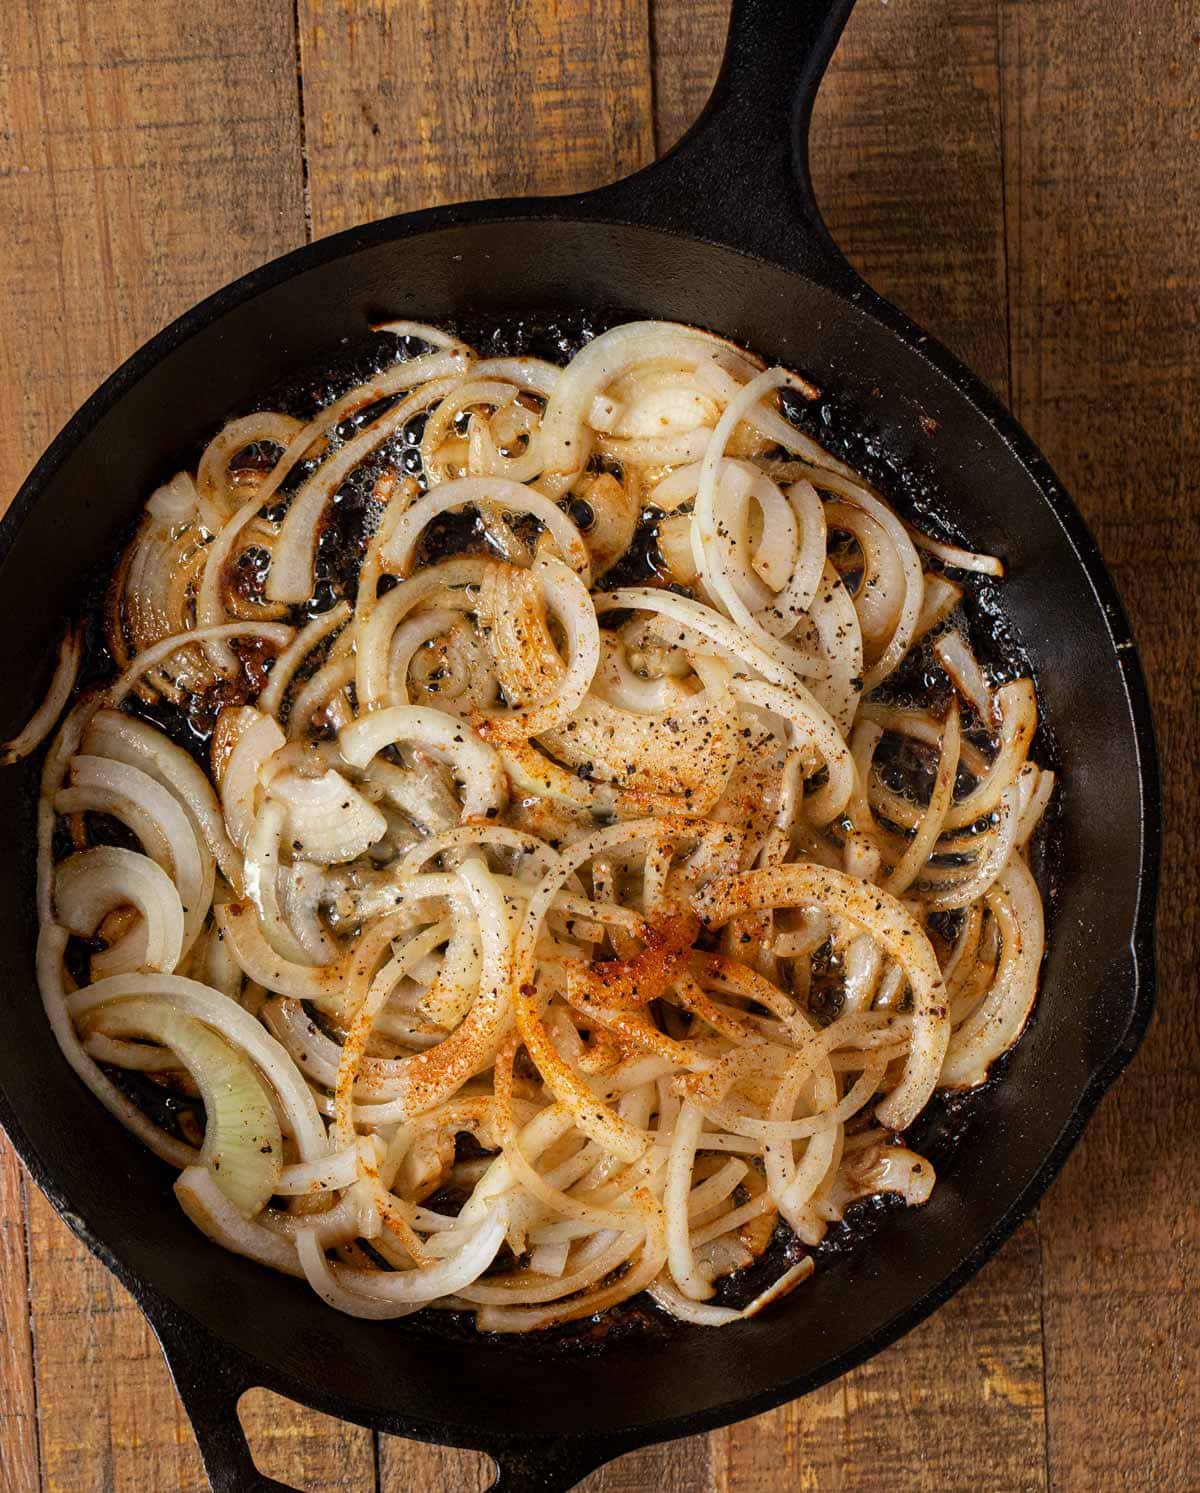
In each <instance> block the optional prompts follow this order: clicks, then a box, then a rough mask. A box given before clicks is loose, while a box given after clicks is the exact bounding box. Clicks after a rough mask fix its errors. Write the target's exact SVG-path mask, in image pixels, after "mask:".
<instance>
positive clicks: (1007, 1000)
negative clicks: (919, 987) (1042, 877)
mask: <svg viewBox="0 0 1200 1493" xmlns="http://www.w3.org/2000/svg"><path fill="white" fill-rule="evenodd" d="M987 905H988V909H989V910H990V911H991V913H992V915H993V917H995V918H996V920H997V922H998V924H999V927H1000V939H1001V947H1000V965H999V968H998V969H997V971H996V977H995V979H994V980H993V982H992V985H991V988H990V989H989V990H988V992H987V994H986V995H985V996H984V998H983V1000H982V1002H981V1003H980V1005H979V1007H978V1009H977V1010H975V1011H973V1012H972V1013H971V1015H970V1016H968V1017H967V1019H966V1021H964V1022H963V1024H962V1025H961V1026H960V1027H959V1028H958V1030H957V1031H956V1032H955V1033H954V1036H953V1037H952V1038H951V1040H950V1050H949V1051H948V1052H947V1054H946V1063H945V1067H944V1068H943V1070H942V1082H943V1084H945V1085H946V1086H947V1087H950V1088H966V1087H970V1086H971V1085H974V1084H979V1083H983V1081H984V1080H985V1079H986V1078H987V1074H988V1069H989V1067H990V1066H991V1065H992V1063H994V1062H995V1060H996V1059H997V1058H998V1057H999V1056H1000V1055H1001V1054H1002V1053H1004V1052H1007V1051H1008V1049H1009V1048H1010V1047H1011V1046H1012V1045H1013V1043H1014V1042H1015V1041H1016V1040H1017V1038H1018V1037H1019V1036H1020V1035H1021V1032H1022V1031H1023V1030H1024V1028H1025V1023H1026V1022H1027V1021H1028V1020H1029V1013H1030V1012H1031V1011H1032V1010H1033V1003H1034V1001H1035V999H1036V998H1037V977H1038V970H1039V969H1040V968H1041V963H1042V953H1043V950H1044V948H1045V915H1044V913H1043V910H1042V898H1041V894H1040V893H1039V891H1038V888H1037V883H1036V882H1035V881H1034V879H1033V876H1032V875H1031V873H1030V871H1029V868H1028V866H1026V864H1025V862H1024V861H1023V860H1022V859H1021V857H1020V856H1019V855H1018V856H1014V857H1013V858H1012V860H1010V861H1009V863H1008V865H1007V866H1006V867H1005V869H1004V871H1003V872H1002V873H1001V875H1000V877H999V879H998V881H997V883H996V885H995V887H994V888H993V890H992V891H990V892H989V893H988V895H987Z"/></svg>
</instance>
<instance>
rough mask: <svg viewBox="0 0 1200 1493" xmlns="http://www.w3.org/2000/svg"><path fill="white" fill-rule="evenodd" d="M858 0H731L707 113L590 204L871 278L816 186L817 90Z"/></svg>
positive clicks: (816, 271) (838, 282)
mask: <svg viewBox="0 0 1200 1493" xmlns="http://www.w3.org/2000/svg"><path fill="white" fill-rule="evenodd" d="M853 8H854V0H733V6H732V10H731V12H730V18H729V35H728V38H727V40H726V43H725V55H724V59H723V61H722V63H721V71H720V73H719V75H718V77H717V81H716V83H715V85H714V86H713V91H712V94H711V95H710V97H709V100H708V103H707V104H706V105H705V108H704V111H703V113H702V114H701V115H700V117H699V119H697V120H696V122H695V124H694V125H693V126H692V127H691V129H690V130H689V131H688V132H687V134H686V135H684V137H683V139H682V140H680V141H679V143H678V144H677V145H676V146H675V147H674V148H673V149H672V150H670V151H668V153H667V154H666V155H665V156H663V158H662V159H661V160H660V161H657V162H655V163H654V164H653V165H651V166H648V167H646V168H645V169H644V170H642V171H638V172H636V173H635V174H634V175H633V176H628V177H626V178H625V179H624V180H623V181H619V182H616V183H615V184H614V185H613V186H610V187H602V188H601V189H600V190H599V191H597V192H590V193H587V194H585V196H584V197H583V198H582V199H581V206H584V207H586V208H590V209H592V210H595V209H597V208H598V209H599V210H600V212H601V214H602V215H603V216H605V217H612V218H614V219H616V220H618V221H622V222H631V223H641V224H644V225H646V226H647V227H651V228H664V229H668V230H671V231H674V232H683V233H686V234H689V235H691V236H694V237H698V238H702V239H708V240H711V241H715V242H717V243H724V244H728V245H729V246H731V247H732V248H735V249H742V250H748V251H749V252H751V253H754V254H758V255H760V256H761V257H763V258H764V259H771V260H774V261H775V262H776V263H778V264H783V265H784V266H786V267H787V268H790V269H797V270H801V271H803V272H804V273H806V274H808V275H810V276H811V277H812V278H814V279H817V280H820V281H821V282H822V283H824V284H826V285H829V286H830V287H831V288H835V289H841V290H846V289H851V290H854V289H858V288H860V287H861V286H862V281H861V280H860V279H859V277H858V275H857V274H856V272H855V271H854V270H853V269H852V268H851V266H850V264H849V263H848V262H847V260H846V259H845V257H844V256H843V254H842V252H841V250H840V249H839V248H838V247H837V245H836V244H835V243H834V241H833V239H832V238H831V237H830V234H829V230H828V229H827V228H826V226H825V222H824V220H823V218H822V217H821V213H820V210H819V208H818V207H817V202H816V198H815V196H814V195H813V188H812V178H811V176H810V174H809V165H808V132H809V125H810V123H811V120H812V111H813V104H814V102H815V101H816V97H817V89H818V88H819V86H820V83H821V79H822V77H823V76H824V73H825V68H826V65H827V64H828V62H829V59H830V57H831V56H832V55H833V51H834V48H835V47H836V46H837V42H838V38H839V37H840V36H841V34H842V29H843V27H844V26H845V24H846V20H847V18H848V17H849V15H850V12H851V10H852V9H853Z"/></svg>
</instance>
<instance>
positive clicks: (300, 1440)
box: [238, 1389, 403, 1493]
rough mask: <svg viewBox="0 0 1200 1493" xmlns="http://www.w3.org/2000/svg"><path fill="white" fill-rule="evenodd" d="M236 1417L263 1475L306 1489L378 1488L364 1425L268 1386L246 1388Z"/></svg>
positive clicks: (346, 1491) (365, 1491) (355, 1492)
mask: <svg viewBox="0 0 1200 1493" xmlns="http://www.w3.org/2000/svg"><path fill="white" fill-rule="evenodd" d="M238 1419H239V1420H240V1421H241V1423H242V1430H243V1431H245V1433H246V1440H247V1442H248V1443H249V1446H250V1455H251V1456H252V1457H253V1458H254V1465H255V1467H256V1468H257V1469H258V1470H259V1472H261V1473H262V1474H263V1476H264V1477H272V1478H276V1479H278V1481H279V1482H281V1483H285V1484H288V1485H289V1486H291V1487H294V1488H297V1489H302V1490H303V1493H332V1490H333V1489H335V1488H336V1489H337V1490H338V1493H375V1486H376V1484H375V1438H374V1437H373V1436H372V1434H371V1432H370V1431H364V1430H363V1429H362V1427H361V1426H352V1425H349V1424H347V1422H345V1421H341V1420H337V1419H335V1418H334V1417H333V1416H332V1415H323V1414H322V1413H321V1412H320V1411H319V1410H309V1409H308V1408H307V1407H306V1406H304V1405H297V1404H296V1402H295V1401H294V1400H288V1399H285V1398H284V1396H283V1395H277V1394H275V1393H273V1392H272V1391H271V1390H269V1389H250V1390H247V1391H246V1393H245V1394H244V1395H243V1396H242V1397H241V1399H240V1400H239V1401H238ZM385 1486H386V1484H385ZM400 1486H403V1484H401V1485H400Z"/></svg>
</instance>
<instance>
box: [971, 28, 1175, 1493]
mask: <svg viewBox="0 0 1200 1493" xmlns="http://www.w3.org/2000/svg"><path fill="white" fill-rule="evenodd" d="M1001 19H1002V25H1001V32H1000V41H1001V49H1000V56H1001V62H1002V67H1003V79H1004V118H1005V135H1004V140H1005V158H1006V180H1007V199H1008V219H1009V266H1010V284H1011V308H1012V310H1011V320H1012V364H1013V391H1014V400H1015V405H1016V409H1017V412H1018V414H1019V415H1020V417H1021V419H1022V420H1023V421H1024V423H1025V424H1026V425H1027V426H1028V427H1029V428H1030V430H1031V431H1032V433H1033V435H1034V436H1035V438H1036V439H1037V440H1038V441H1039V443H1040V444H1041V445H1042V447H1043V448H1044V449H1045V451H1046V452H1047V454H1048V455H1049V457H1050V459H1051V461H1052V462H1053V463H1054V465H1055V466H1056V467H1057V469H1058V471H1059V473H1060V475H1061V476H1062V478H1063V479H1064V481H1065V482H1066V484H1067V487H1068V489H1069V490H1070V491H1071V492H1072V493H1073V494H1074V496H1075V499H1076V501H1077V502H1078V503H1079V504H1080V506H1081V507H1082V509H1083V511H1084V513H1085V515H1086V516H1087V518H1088V519H1089V521H1090V522H1091V524H1092V525H1093V528H1094V531H1095V533H1096V535H1097V537H1098V539H1099V541H1100V544H1101V548H1102V549H1103V550H1104V553H1105V555H1106V556H1107V558H1108V560H1109V563H1110V565H1111V566H1112V568H1113V571H1114V574H1115V577H1116V580H1117V582H1118V584H1119V586H1120V587H1121V590H1122V593H1123V595H1124V598H1125V602H1126V605H1127V606H1128V607H1129V610H1130V612H1131V615H1132V620H1133V625H1134V632H1135V634H1136V636H1137V637H1138V639H1139V642H1140V645H1141V650H1142V656H1143V659H1144V662H1145V665H1146V669H1147V672H1148V675H1149V678H1150V683H1151V690H1152V693H1153V696H1154V703H1155V708H1156V718H1157V725H1158V730H1159V748H1160V752H1161V754H1162V760H1163V763H1164V765H1165V769H1166V773H1165V787H1166V803H1165V823H1166V827H1167V828H1166V847H1165V848H1166V855H1165V864H1164V872H1165V883H1164V884H1165V889H1166V894H1165V896H1164V897H1163V899H1162V901H1161V902H1160V908H1161V912H1160V933H1159V953H1160V969H1159V1009H1158V1016H1157V1018H1156V1021H1155V1025H1154V1026H1153V1027H1152V1028H1151V1032H1150V1035H1149V1038H1148V1040H1147V1043H1146V1046H1145V1048H1144V1050H1143V1052H1142V1053H1141V1054H1140V1055H1139V1057H1138V1059H1137V1060H1136V1062H1135V1065H1134V1067H1133V1069H1132V1070H1131V1072H1130V1073H1129V1074H1127V1075H1126V1077H1125V1078H1124V1079H1123V1080H1122V1081H1121V1082H1120V1083H1119V1084H1118V1086H1117V1088H1116V1090H1115V1091H1114V1093H1113V1094H1112V1095H1110V1096H1109V1098H1108V1099H1106V1101H1105V1102H1104V1104H1103V1106H1102V1107H1101V1110H1100V1112H1099V1114H1098V1116H1097V1118H1096V1120H1095V1121H1094V1123H1093V1125H1092V1127H1091V1129H1090V1130H1089V1132H1088V1135H1087V1136H1086V1137H1085V1139H1084V1142H1083V1144H1082V1145H1081V1146H1080V1148H1079V1150H1078V1152H1077V1153H1076V1155H1075V1156H1074V1157H1073V1158H1072V1161H1071V1163H1070V1164H1069V1166H1068V1167H1067V1169H1066V1171H1065V1172H1064V1174H1063V1176H1062V1178H1061V1179H1060V1180H1059V1181H1058V1183H1057V1184H1056V1185H1055V1187H1054V1189H1053V1191H1052V1192H1051V1194H1050V1196H1049V1198H1048V1199H1047V1202H1046V1204H1045V1205H1044V1207H1043V1210H1042V1218H1043V1239H1044V1246H1045V1321H1046V1347H1047V1370H1048V1385H1049V1413H1050V1473H1051V1480H1052V1484H1053V1486H1054V1487H1056V1488H1063V1489H1070V1490H1072V1493H1074V1490H1077V1489H1078V1490H1083V1489H1107V1488H1112V1487H1117V1486H1120V1487H1125V1488H1152V1489H1168V1490H1172V1489H1182V1488H1185V1487H1192V1486H1194V1484H1195V1465H1194V1461H1195V1448H1196V1445H1197V1444H1198V1442H1200V1401H1198V1398H1197V1395H1196V1387H1195V1375H1196V1363H1197V1359H1198V1356H1200V1310H1198V1305H1200V1300H1198V1298H1200V1271H1198V1270H1197V1265H1196V1259H1197V1247H1198V1245H1200V1213H1198V1211H1197V1207H1196V1194H1197V1181H1198V1179H1200V1167H1198V1166H1197V1162H1196V1157H1195V1154H1194V1148H1192V1147H1191V1146H1190V1145H1189V1144H1188V1137H1189V1136H1190V1135H1191V1134H1194V1133H1195V1128H1196V1125H1197V1123H1198V1122H1200V1082H1198V1081H1197V1073H1198V1072H1200V1033H1198V1031H1197V1026H1196V1015H1195V1013H1196V1008H1197V998H1198V995H1200V988H1198V981H1197V973H1196V944H1195V937H1196V935H1195V929H1196V925H1197V911H1198V905H1197V901H1198V899H1197V888H1196V881H1195V875H1194V869H1193V868H1194V865H1195V858H1196V855H1197V853H1198V850H1200V838H1198V831H1197V823H1196V814H1195V785H1196V782H1197V768H1198V762H1197V745H1196V743H1197V740H1198V739H1200V737H1198V734H1197V728H1198V727H1200V703H1198V696H1197V693H1196V688H1195V678H1196V670H1197V664H1198V662H1200V657H1198V649H1197V642H1196V635H1195V628H1194V624H1193V620H1192V619H1193V618H1194V616H1195V613H1196V610H1197V606H1198V604H1200V583H1198V581H1197V562H1198V561H1200V511H1198V509H1197V501H1196V487H1195V477H1194V471H1195V457H1196V453H1197V451H1198V450H1200V319H1198V316H1197V307H1198V306H1200V244H1198V238H1197V231H1196V217H1195V204H1196V201H1197V197H1198V194H1200V153H1198V150H1197V146H1198V143H1200V30H1198V28H1197V25H1196V12H1195V7H1194V5H1192V4H1189V3H1186V0H1178V3H1171V0H1155V3H1154V4H1151V5H1147V6H1145V7H1143V8H1142V9H1141V10H1140V11H1139V12H1138V16H1137V21H1138V24H1130V22H1131V19H1132V17H1131V16H1129V15H1122V14H1120V13H1119V11H1118V9H1117V8H1116V7H1113V6H1111V5H1107V4H1104V3H1100V0H1046V3H1040V4H1038V5H1036V6H1035V5H1031V4H1026V3H1021V0H1004V3H1003V4H1002V5H1001Z"/></svg>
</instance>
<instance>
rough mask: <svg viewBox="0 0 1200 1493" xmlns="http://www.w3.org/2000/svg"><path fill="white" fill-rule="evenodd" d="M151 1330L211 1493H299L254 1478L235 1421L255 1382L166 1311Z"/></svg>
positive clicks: (157, 1314) (270, 1480)
mask: <svg viewBox="0 0 1200 1493" xmlns="http://www.w3.org/2000/svg"><path fill="white" fill-rule="evenodd" d="M148 1315H149V1314H148ZM150 1325H151V1326H152V1327H153V1328H154V1331H155V1335H156V1336H157V1338H158V1341H159V1343H160V1344H161V1346H162V1350H163V1356H164V1357H165V1358H166V1360H167V1367H168V1368H169V1369H170V1371H171V1378H172V1379H173V1380H174V1381H175V1388H176V1389H177V1390H178V1391H179V1398H180V1399H181V1400H182V1401H183V1408H184V1409H185V1410H186V1411H187V1416H188V1420H189V1421H191V1424H192V1430H193V1432H194V1433H195V1437H196V1445H197V1446H198V1447H199V1449H200V1460H201V1461H202V1462H203V1463H204V1471H205V1475H206V1476H207V1478H208V1481H209V1484H210V1485H211V1487H212V1490H213V1493H303V1490H302V1489H299V1488H294V1487H293V1486H292V1485H291V1483H281V1482H279V1481H278V1479H276V1478H273V1477H267V1476H266V1475H265V1474H264V1473H261V1472H259V1470H258V1468H257V1467H255V1465H254V1458H253V1457H252V1456H251V1454H250V1445H249V1443H248V1442H247V1440H246V1433H245V1432H244V1431H243V1430H242V1423H241V1420H240V1419H239V1418H238V1401H239V1400H240V1399H241V1397H242V1395H243V1394H245V1392H246V1391H247V1390H248V1389H253V1388H254V1379H253V1377H252V1376H251V1375H249V1374H248V1373H247V1372H245V1371H244V1370H243V1368H242V1366H241V1365H240V1364H239V1363H237V1362H235V1361H233V1360H231V1358H230V1356H229V1350H228V1349H226V1348H222V1347H220V1346H219V1345H218V1344H217V1343H216V1342H215V1341H214V1340H213V1339H212V1338H210V1337H209V1336H208V1335H207V1333H205V1332H204V1331H203V1329H202V1328H200V1327H197V1326H193V1325H192V1324H191V1323H187V1322H183V1321H177V1320H176V1319H175V1318H174V1317H173V1315H170V1314H169V1313H168V1312H167V1311H165V1310H164V1311H159V1312H155V1313H154V1314H153V1315H151V1316H150Z"/></svg>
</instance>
